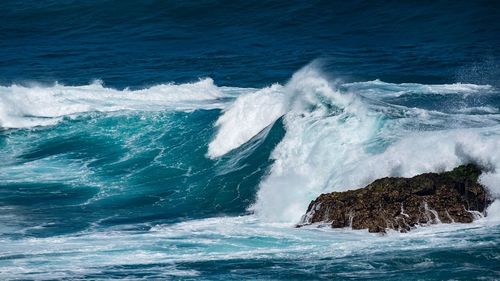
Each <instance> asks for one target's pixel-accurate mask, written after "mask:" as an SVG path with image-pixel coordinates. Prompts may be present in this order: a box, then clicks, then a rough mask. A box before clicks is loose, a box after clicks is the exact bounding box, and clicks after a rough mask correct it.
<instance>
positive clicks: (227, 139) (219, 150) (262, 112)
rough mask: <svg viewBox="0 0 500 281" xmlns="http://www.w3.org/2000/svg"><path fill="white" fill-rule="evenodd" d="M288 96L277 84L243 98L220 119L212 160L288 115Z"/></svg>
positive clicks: (209, 150) (212, 143)
mask: <svg viewBox="0 0 500 281" xmlns="http://www.w3.org/2000/svg"><path fill="white" fill-rule="evenodd" d="M284 98H285V93H284V92H283V87H282V86H280V85H277V84H276V85H273V86H271V87H268V88H264V89H261V90H258V91H255V92H252V93H248V94H245V95H241V96H240V97H239V98H238V99H236V101H235V102H234V103H233V104H232V105H231V106H230V107H228V108H227V109H226V110H225V111H224V114H223V115H222V116H221V117H220V118H219V119H218V120H217V123H216V126H217V127H218V132H217V134H216V136H215V139H214V140H213V141H212V142H211V143H210V144H209V146H208V156H209V157H212V158H214V157H219V156H221V155H224V154H226V153H227V152H229V151H231V150H233V149H235V148H237V147H239V146H241V145H242V144H244V143H246V142H248V141H249V140H250V139H251V138H252V137H254V136H255V135H257V134H258V133H259V132H260V131H262V130H263V129H264V128H266V127H267V126H269V125H270V124H272V123H274V121H276V120H277V119H278V118H279V117H281V116H282V115H283V114H285V112H286V108H285V103H284Z"/></svg>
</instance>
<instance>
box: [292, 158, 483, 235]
mask: <svg viewBox="0 0 500 281" xmlns="http://www.w3.org/2000/svg"><path fill="white" fill-rule="evenodd" d="M480 174H481V169H480V168H479V167H478V166H476V165H473V164H468V165H462V166H459V167H457V168H455V169H454V170H452V171H450V172H444V173H426V174H421V175H418V176H415V177H412V178H389V177H387V178H382V179H378V180H376V181H374V182H372V183H371V184H369V185H368V186H366V187H364V188H362V189H357V190H350V191H345V192H332V193H327V194H321V195H320V196H319V197H318V198H316V200H314V201H312V202H311V204H309V207H308V209H307V213H306V214H305V215H304V217H303V218H302V221H301V223H300V224H299V225H298V226H299V227H300V226H303V225H307V224H312V223H318V222H327V223H330V224H331V226H332V227H333V228H342V227H352V228H353V229H368V231H370V232H385V231H386V229H394V230H398V231H401V232H406V231H409V230H411V229H412V228H414V227H415V226H417V225H429V224H436V223H452V222H459V223H470V222H472V221H473V220H474V219H475V218H479V217H481V216H484V211H485V209H486V207H487V206H488V204H489V203H490V199H489V198H488V194H487V191H486V189H485V188H484V187H483V186H482V185H481V184H479V183H478V178H479V175H480Z"/></svg>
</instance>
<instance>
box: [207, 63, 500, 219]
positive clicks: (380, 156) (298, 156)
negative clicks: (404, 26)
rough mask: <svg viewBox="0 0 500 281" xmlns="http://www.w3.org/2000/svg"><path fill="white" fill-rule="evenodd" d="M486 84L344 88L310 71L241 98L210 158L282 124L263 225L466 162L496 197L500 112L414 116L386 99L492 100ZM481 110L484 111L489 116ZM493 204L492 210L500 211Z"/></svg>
mask: <svg viewBox="0 0 500 281" xmlns="http://www.w3.org/2000/svg"><path fill="white" fill-rule="evenodd" d="M494 92H495V89H494V88H492V87H491V86H488V85H473V84H460V83H457V84H448V85H421V84H391V83H385V82H381V81H378V80H377V81H372V82H363V83H350V84H341V83H340V84H339V83H333V82H331V81H330V80H328V79H327V78H326V77H325V75H323V74H322V73H321V71H320V70H318V69H317V68H316V67H314V66H312V65H310V66H307V67H305V68H303V69H301V70H300V71H298V72H297V73H295V74H294V75H293V77H292V78H291V80H290V81H289V82H288V83H287V84H286V85H283V86H281V85H273V86H271V87H269V88H265V89H263V90H260V91H256V92H254V93H251V94H246V95H242V96H240V97H238V98H237V99H236V101H235V102H234V103H233V104H232V105H231V106H229V107H228V108H226V110H225V111H224V114H223V115H222V116H221V117H220V118H219V120H218V121H217V123H216V125H217V127H218V133H217V135H216V136H215V138H214V139H213V141H212V142H211V143H210V145H209V156H210V157H217V156H220V155H223V154H225V153H227V152H229V151H231V150H233V149H236V148H237V147H239V146H240V145H241V144H243V143H245V142H246V141H248V140H250V139H251V138H252V137H253V136H255V135H256V134H257V133H258V132H259V131H260V130H262V129H263V128H265V127H267V126H269V125H270V124H272V123H274V122H275V121H276V120H277V119H278V118H280V117H281V116H283V123H284V127H285V130H286V134H285V136H284V138H283V139H282V141H281V142H280V143H279V144H278V145H277V147H276V148H275V149H274V151H273V153H272V156H271V157H272V159H273V160H274V164H273V166H272V167H271V169H270V171H269V174H268V176H267V177H266V178H265V179H264V180H263V181H262V182H261V183H260V187H259V191H258V193H257V199H256V202H255V203H254V204H253V205H252V206H251V207H250V210H252V211H253V212H254V213H255V214H256V215H258V216H259V217H260V218H261V219H262V220H264V221H273V222H288V223H296V222H298V221H299V220H300V217H301V216H302V215H303V214H304V212H305V209H306V208H307V206H308V204H309V202H310V201H311V200H312V199H314V198H316V197H317V196H318V195H319V194H321V193H325V192H331V191H342V190H346V189H355V188H360V187H363V186H365V185H366V184H368V183H370V182H371V181H373V180H375V179H377V178H381V177H385V176H404V177H410V176H414V175H416V174H420V173H425V172H440V171H444V170H451V169H452V168H454V167H456V166H458V165H460V164H464V163H469V162H474V163H477V164H479V165H481V166H483V167H485V168H486V169H487V172H486V173H484V174H483V175H482V177H481V182H482V183H484V184H485V185H486V186H487V187H488V188H489V189H490V191H491V193H492V194H493V195H494V196H495V197H497V198H498V197H499V195H500V194H499V191H500V185H498V182H499V180H498V179H499V178H500V176H499V171H500V152H498V149H497V147H500V126H499V124H500V119H499V118H498V116H497V115H496V114H495V113H496V112H497V111H496V110H495V108H491V107H483V108H488V110H487V111H486V113H488V115H484V116H481V115H475V114H467V113H477V110H476V109H477V108H478V107H475V106H470V107H464V106H463V104H461V105H460V108H457V109H456V110H448V111H451V112H442V111H437V110H426V109H423V108H411V107H405V106H402V105H396V104H391V103H389V102H388V100H391V101H393V100H394V98H402V99H404V98H406V96H408V95H410V94H412V93H413V94H421V95H453V94H454V95H456V96H459V97H460V98H461V99H463V98H468V97H470V96H474V95H491V94H492V93H494ZM483 111H484V110H483ZM495 206H496V205H495Z"/></svg>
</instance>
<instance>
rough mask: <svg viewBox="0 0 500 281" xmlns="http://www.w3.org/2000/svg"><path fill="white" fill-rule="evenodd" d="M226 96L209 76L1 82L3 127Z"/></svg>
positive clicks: (213, 103)
mask: <svg viewBox="0 0 500 281" xmlns="http://www.w3.org/2000/svg"><path fill="white" fill-rule="evenodd" d="M228 90H229V91H231V89H228ZM223 96H224V93H223V91H222V90H221V88H219V87H217V86H215V85H214V83H213V80H212V79H209V78H207V79H203V80H200V81H198V82H195V83H187V84H179V85H177V84H162V85H157V86H153V87H150V88H147V89H141V90H129V89H124V90H116V89H112V88H105V87H104V86H103V85H102V83H101V82H99V81H96V82H94V83H92V84H89V85H84V86H64V85H60V84H55V85H53V86H51V87H42V86H32V87H24V86H19V85H12V86H9V87H4V86H0V127H3V128H26V127H32V126H45V125H53V124H55V123H57V122H58V121H59V120H60V119H61V117H63V116H68V115H73V114H79V113H85V112H91V111H100V112H109V111H117V110H162V109H165V108H169V107H172V108H175V109H176V110H183V109H185V110H190V109H194V108H199V107H202V108H207V107H209V108H210V107H218V108H220V107H222V105H221V104H220V103H217V100H218V99H220V98H221V97H223ZM207 102H209V103H207Z"/></svg>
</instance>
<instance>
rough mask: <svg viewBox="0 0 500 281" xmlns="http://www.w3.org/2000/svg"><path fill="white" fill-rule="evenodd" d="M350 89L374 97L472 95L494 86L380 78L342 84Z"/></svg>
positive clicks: (491, 89) (486, 90) (485, 92)
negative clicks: (384, 80)
mask: <svg viewBox="0 0 500 281" xmlns="http://www.w3.org/2000/svg"><path fill="white" fill-rule="evenodd" d="M342 86H343V87H345V88H347V89H349V90H350V91H354V92H357V93H358V94H361V95H364V96H370V97H374V98H382V97H400V96H403V95H407V94H424V95H425V94H433V95H449V94H452V95H457V94H458V95H464V96H467V95H474V94H481V95H483V94H491V93H493V92H494V88H493V87H492V86H491V85H476V84H467V83H454V84H441V85H425V84H417V83H401V84H396V83H387V82H383V81H380V80H373V81H367V82H354V83H346V84H343V85H342Z"/></svg>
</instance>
